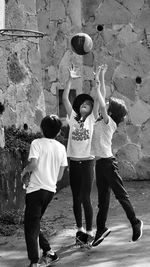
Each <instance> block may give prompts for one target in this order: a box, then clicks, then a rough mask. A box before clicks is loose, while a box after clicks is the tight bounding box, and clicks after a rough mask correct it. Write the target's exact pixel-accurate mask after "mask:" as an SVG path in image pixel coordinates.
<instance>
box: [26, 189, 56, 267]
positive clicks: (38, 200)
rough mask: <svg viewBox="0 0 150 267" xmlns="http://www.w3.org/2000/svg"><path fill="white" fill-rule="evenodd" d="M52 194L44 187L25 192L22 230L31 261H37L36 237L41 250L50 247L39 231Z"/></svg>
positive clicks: (44, 250) (46, 249) (47, 249)
mask: <svg viewBox="0 0 150 267" xmlns="http://www.w3.org/2000/svg"><path fill="white" fill-rule="evenodd" d="M53 195H54V193H53V192H50V191H47V190H44V189H40V190H38V191H35V192H33V193H28V194H26V207H25V216H24V230H25V240H26V246H27V253H28V258H29V260H30V261H31V263H37V262H38V260H39V253H38V237H39V245H40V248H41V249H42V250H43V252H46V251H49V250H50V249H51V247H50V245H49V243H48V241H47V240H46V238H45V237H44V236H43V234H42V232H41V231H40V221H41V218H42V216H43V214H44V212H45V210H46V208H47V206H48V204H49V203H50V201H51V200H52V198H53Z"/></svg>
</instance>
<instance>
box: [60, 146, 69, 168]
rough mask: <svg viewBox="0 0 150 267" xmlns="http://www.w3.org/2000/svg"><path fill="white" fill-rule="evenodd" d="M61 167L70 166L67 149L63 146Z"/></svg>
mask: <svg viewBox="0 0 150 267" xmlns="http://www.w3.org/2000/svg"><path fill="white" fill-rule="evenodd" d="M61 166H68V160H67V153H66V148H65V146H64V145H63V146H62V162H61Z"/></svg>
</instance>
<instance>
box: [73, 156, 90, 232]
mask: <svg viewBox="0 0 150 267" xmlns="http://www.w3.org/2000/svg"><path fill="white" fill-rule="evenodd" d="M69 169H70V171H69V172H70V186H71V190H72V196H73V212H74V216H75V220H76V224H77V227H78V228H80V227H82V205H83V209H84V215H85V223H86V230H87V231H91V230H92V222H93V209H92V205H91V199H90V194H91V189H92V184H93V179H94V160H86V161H74V160H70V168H69Z"/></svg>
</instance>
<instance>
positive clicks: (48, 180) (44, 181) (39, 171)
mask: <svg viewBox="0 0 150 267" xmlns="http://www.w3.org/2000/svg"><path fill="white" fill-rule="evenodd" d="M31 158H35V159H37V160H38V165H37V168H36V169H35V170H34V171H33V172H32V173H31V177H30V183H29V186H28V187H27V191H26V193H31V192H34V191H37V190H39V189H45V190H48V191H51V192H56V183H57V177H58V173H59V169H60V166H67V165H68V163H67V154H66V149H65V146H64V145H63V144H61V143H60V142H58V141H56V140H55V139H48V138H38V139H35V140H34V141H33V142H32V143H31V146H30V151H29V157H28V160H29V161H30V159H31Z"/></svg>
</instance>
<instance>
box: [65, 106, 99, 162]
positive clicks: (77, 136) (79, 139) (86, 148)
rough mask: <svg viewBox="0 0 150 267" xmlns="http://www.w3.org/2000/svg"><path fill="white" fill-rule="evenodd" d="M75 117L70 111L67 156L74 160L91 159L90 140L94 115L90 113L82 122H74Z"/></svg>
mask: <svg viewBox="0 0 150 267" xmlns="http://www.w3.org/2000/svg"><path fill="white" fill-rule="evenodd" d="M75 116H76V113H75V112H74V111H73V110H72V113H71V116H70V120H69V126H70V131H69V138H68V146H67V156H68V157H74V158H88V157H91V156H92V155H91V154H90V151H91V139H92V134H93V125H94V121H95V118H94V115H93V113H91V114H90V115H89V116H88V117H87V118H86V120H85V121H84V122H78V121H76V119H75Z"/></svg>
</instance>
